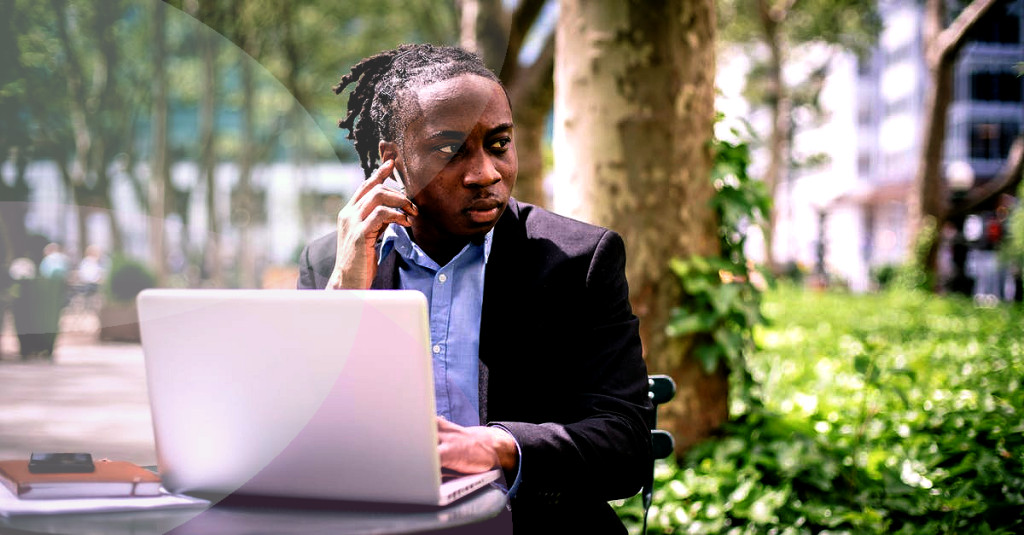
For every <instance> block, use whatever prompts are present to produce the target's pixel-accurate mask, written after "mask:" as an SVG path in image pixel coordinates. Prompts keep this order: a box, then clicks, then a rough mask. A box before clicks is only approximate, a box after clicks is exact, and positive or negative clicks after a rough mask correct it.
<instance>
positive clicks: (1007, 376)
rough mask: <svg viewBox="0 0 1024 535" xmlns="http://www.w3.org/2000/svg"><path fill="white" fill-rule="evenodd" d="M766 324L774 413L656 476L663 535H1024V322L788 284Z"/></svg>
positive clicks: (956, 306) (763, 387) (761, 338)
mask: <svg viewBox="0 0 1024 535" xmlns="http://www.w3.org/2000/svg"><path fill="white" fill-rule="evenodd" d="M764 311H765V315H766V316H767V317H768V318H769V319H770V322H769V323H768V324H767V325H768V326H762V327H758V329H757V335H756V341H757V344H758V348H759V349H758V350H757V351H756V352H755V354H753V355H752V356H751V358H750V362H749V367H750V371H751V373H752V375H753V377H754V380H755V383H756V385H757V387H756V388H757V391H758V394H759V398H760V400H761V402H762V404H761V405H760V406H754V408H753V409H752V410H750V411H748V412H747V413H745V414H744V415H743V416H742V417H734V418H733V420H732V421H731V422H730V423H729V424H728V426H727V427H726V429H724V431H723V434H722V436H721V438H718V439H715V440H712V441H708V442H706V443H704V444H701V445H699V446H698V447H696V448H695V449H694V450H692V451H691V452H690V453H689V454H688V455H687V456H686V457H685V458H684V459H680V460H679V461H678V464H676V463H674V462H666V463H660V464H659V466H658V470H657V477H656V479H657V485H656V490H655V495H654V503H655V507H653V508H652V510H651V513H650V518H649V522H650V526H649V532H650V533H729V534H743V533H780V534H782V533H791V534H803V533H808V534H810V533H826V532H827V533H851V534H853V533H857V534H859V533H879V534H881V533H1021V532H1024V515H1022V514H1021V513H1022V512H1024V418H1022V411H1024V388H1022V385H1021V382H1022V378H1024V310H1022V309H1020V308H1013V307H1009V306H1006V307H996V308H976V307H975V306H974V305H973V304H972V303H971V302H970V301H969V300H964V299H951V298H943V297H935V296H931V295H928V294H925V293H923V292H912V291H904V290H900V289H893V290H892V291H890V292H886V293H881V294H872V295H861V296H856V295H840V294H835V293H818V292H801V291H799V290H797V289H794V288H792V287H791V286H788V285H780V286H779V287H778V288H777V289H776V290H773V291H771V292H769V293H768V294H767V295H766V299H765V303H764ZM638 511H640V510H639V509H638V507H637V505H636V502H635V500H633V501H629V502H625V503H622V504H621V505H620V506H619V513H620V515H621V516H622V517H623V518H624V519H626V520H627V522H628V523H629V524H630V525H631V529H632V530H633V531H634V532H635V531H637V530H638V520H639V513H638Z"/></svg>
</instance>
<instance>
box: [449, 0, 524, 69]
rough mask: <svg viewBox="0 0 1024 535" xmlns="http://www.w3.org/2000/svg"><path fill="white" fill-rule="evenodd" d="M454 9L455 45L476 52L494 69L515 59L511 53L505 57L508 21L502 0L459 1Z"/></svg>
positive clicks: (507, 43)
mask: <svg viewBox="0 0 1024 535" xmlns="http://www.w3.org/2000/svg"><path fill="white" fill-rule="evenodd" d="M458 8H459V46H461V47H462V48H464V49H466V50H469V51H471V52H474V53H476V54H478V55H479V56H480V57H481V59H483V60H484V65H487V66H488V67H490V68H491V70H493V71H494V72H501V70H502V66H503V65H504V64H505V63H506V62H514V61H516V57H515V56H513V55H512V54H508V57H506V53H507V52H508V45H509V24H508V16H507V14H506V13H505V8H504V6H503V5H502V0H459V3H458ZM517 52H518V51H517Z"/></svg>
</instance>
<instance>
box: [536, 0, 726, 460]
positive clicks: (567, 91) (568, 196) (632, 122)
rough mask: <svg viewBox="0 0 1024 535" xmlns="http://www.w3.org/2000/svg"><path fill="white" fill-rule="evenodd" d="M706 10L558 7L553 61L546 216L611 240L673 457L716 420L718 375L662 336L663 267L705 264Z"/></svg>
mask: <svg viewBox="0 0 1024 535" xmlns="http://www.w3.org/2000/svg"><path fill="white" fill-rule="evenodd" d="M714 19H715V7H714V3H713V1H712V0H700V1H686V0H667V1H659V2H639V1H638V2H585V1H582V0H562V2H561V11H560V14H559V21H558V28H557V49H556V53H555V117H556V121H555V165H556V176H557V179H558V182H557V184H558V185H557V186H556V190H555V208H556V209H557V210H559V211H563V212H566V213H569V214H571V215H573V216H575V217H577V218H580V219H583V220H585V221H590V222H594V223H597V224H600V225H604V226H607V227H609V228H611V229H613V230H615V231H617V232H619V233H620V234H622V236H623V238H624V240H625V242H626V247H627V251H628V255H629V256H628V260H627V264H626V275H627V277H628V279H629V282H630V299H631V302H632V304H633V308H634V311H635V312H636V314H637V316H639V318H640V321H641V338H642V340H643V346H644V356H645V359H646V360H647V363H648V368H649V371H650V372H652V373H655V372H657V373H668V374H669V375H671V376H672V377H673V378H674V379H675V381H676V383H677V385H678V388H679V390H678V394H677V395H676V397H675V399H674V400H673V401H672V402H671V403H670V404H668V405H667V406H664V407H663V409H662V413H661V415H660V419H659V425H660V426H662V427H664V428H666V429H669V430H670V431H671V432H672V433H673V434H674V435H675V437H676V444H677V452H680V453H681V452H683V451H685V450H686V449H687V448H689V447H690V446H692V445H693V444H694V443H696V442H698V441H699V440H701V439H702V438H704V437H706V436H708V435H709V434H710V433H711V432H712V431H713V430H714V429H715V428H717V427H718V426H719V425H721V424H722V423H723V422H724V421H725V420H726V419H727V418H728V382H727V375H728V374H727V370H725V369H724V366H720V368H719V371H718V373H715V374H712V375H708V374H706V373H705V372H704V371H703V370H702V368H701V366H700V365H699V364H698V363H697V361H696V359H694V358H692V357H691V355H690V349H691V346H692V340H689V339H674V338H669V337H668V336H667V335H666V333H665V327H666V325H667V323H668V318H669V313H670V310H671V309H672V308H673V307H674V306H676V305H677V304H678V302H679V299H680V294H681V287H680V284H679V281H678V280H677V279H676V277H675V276H674V275H673V274H672V273H670V271H669V269H668V262H669V260H670V259H671V258H672V257H688V256H690V255H716V254H718V253H719V250H718V241H717V237H716V230H717V222H716V220H715V216H714V214H713V212H712V210H711V208H710V207H709V204H708V202H709V200H710V199H711V197H712V195H713V194H714V188H713V187H712V185H711V181H710V179H709V173H710V169H711V163H712V162H711V154H710V151H709V140H710V139H711V135H712V124H713V120H714V76H715V54H714V40H715V20H714Z"/></svg>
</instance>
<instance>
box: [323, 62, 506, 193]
mask: <svg viewBox="0 0 1024 535" xmlns="http://www.w3.org/2000/svg"><path fill="white" fill-rule="evenodd" d="M463 74H475V75H477V76H482V77H484V78H487V79H489V80H493V81H495V82H497V83H498V85H501V82H500V81H499V80H498V77H497V76H495V74H494V72H492V71H491V70H490V69H488V68H487V66H486V65H484V63H483V61H482V60H481V59H480V57H479V56H477V55H475V54H472V53H470V52H467V51H465V50H462V49H461V48H455V47H450V46H434V45H430V44H407V45H402V46H399V47H398V48H396V49H394V50H386V51H384V52H381V53H379V54H376V55H374V56H370V57H368V58H366V59H364V60H362V61H360V62H359V63H357V64H356V65H355V66H353V67H352V69H351V70H350V71H349V72H348V73H347V74H345V75H344V76H342V77H341V81H339V82H338V85H336V86H334V93H335V94H336V95H340V94H341V93H342V92H343V91H344V90H345V88H346V87H348V86H349V85H350V84H352V83H355V87H354V88H353V89H352V93H351V94H350V95H349V97H348V114H347V115H345V118H344V119H342V120H341V121H338V127H339V128H344V129H347V130H348V131H349V133H348V136H346V137H347V138H348V139H351V140H352V142H353V143H352V144H353V145H355V148H356V153H358V154H359V163H360V165H361V166H362V167H363V172H364V173H365V174H366V176H367V177H369V176H370V174H371V173H372V172H373V170H374V169H376V168H377V164H378V162H379V161H380V154H379V153H378V149H377V147H378V145H379V143H380V141H381V140H385V141H399V140H400V138H401V136H402V132H403V130H404V129H405V126H406V125H407V124H408V119H409V117H407V113H406V111H407V110H406V109H403V108H404V107H403V106H402V102H401V100H400V98H399V97H400V96H401V95H400V93H401V92H403V91H408V90H412V89H416V88H419V87H423V86H425V85H429V84H432V83H435V82H441V81H444V80H448V79H450V78H455V77H456V76H460V75H463Z"/></svg>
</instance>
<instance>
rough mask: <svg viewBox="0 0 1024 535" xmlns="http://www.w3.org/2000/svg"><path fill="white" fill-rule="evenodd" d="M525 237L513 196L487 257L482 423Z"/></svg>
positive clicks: (482, 330)
mask: <svg viewBox="0 0 1024 535" xmlns="http://www.w3.org/2000/svg"><path fill="white" fill-rule="evenodd" d="M522 239H523V230H522V225H521V224H520V220H519V203H518V202H517V201H516V200H515V199H510V200H509V203H508V208H506V209H505V213H504V214H502V216H501V219H499V220H498V224H497V225H495V227H494V238H493V241H492V242H491V254H490V257H489V258H488V259H487V270H486V271H485V272H484V302H483V306H482V307H481V310H480V350H479V353H480V358H479V361H480V391H479V396H480V423H481V424H485V423H486V422H487V401H488V399H487V392H488V385H489V381H490V374H489V371H490V369H489V367H488V363H490V362H491V356H492V354H493V352H492V350H491V348H492V347H494V344H501V343H502V341H503V339H502V337H501V335H502V332H503V323H504V322H503V321H502V318H501V314H502V311H503V306H504V305H503V304H507V303H508V302H509V300H510V299H511V296H510V295H509V292H514V291H515V290H514V287H513V285H512V284H511V281H514V280H515V277H514V275H515V274H514V273H512V272H511V271H512V270H513V267H514V266H515V261H514V260H515V256H516V254H517V252H516V251H518V250H519V243H520V241H521V240H522Z"/></svg>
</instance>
